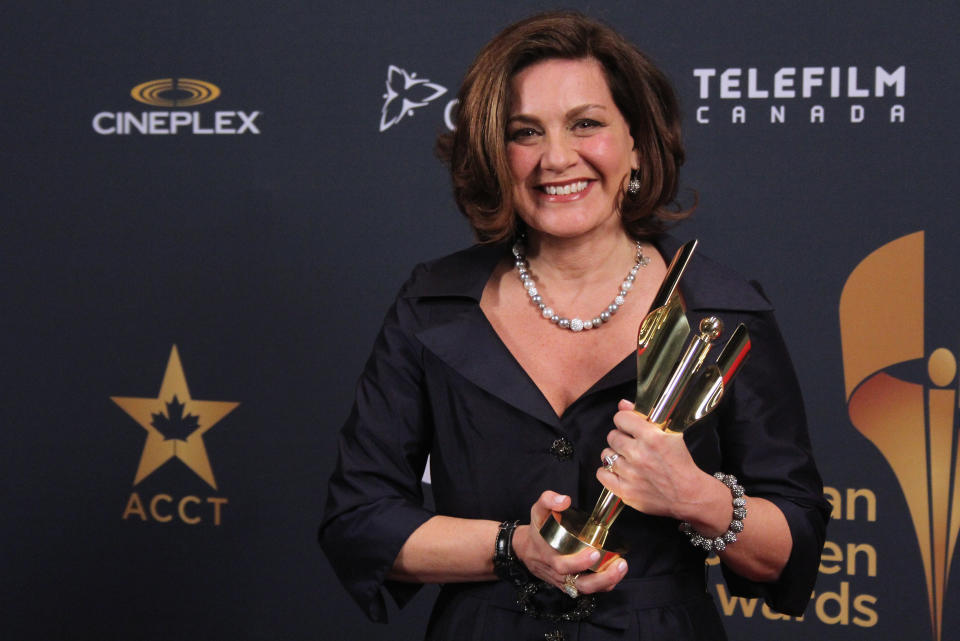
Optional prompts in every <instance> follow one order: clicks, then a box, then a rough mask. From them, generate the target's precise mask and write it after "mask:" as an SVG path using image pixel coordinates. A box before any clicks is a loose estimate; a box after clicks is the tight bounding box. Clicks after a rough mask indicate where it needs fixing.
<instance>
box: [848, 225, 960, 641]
mask: <svg viewBox="0 0 960 641" xmlns="http://www.w3.org/2000/svg"><path fill="white" fill-rule="evenodd" d="M924 300H925V298H924V233H923V232H922V231H920V232H916V233H913V234H909V235H907V236H904V237H902V238H898V239H897V240H894V241H892V242H890V243H887V244H886V245H884V246H882V247H880V248H879V249H877V250H875V251H874V252H873V253H871V254H870V255H869V256H867V257H866V258H865V259H863V261H861V262H860V264H859V265H858V266H857V267H856V269H854V270H853V272H852V273H851V274H850V277H849V278H848V279H847V282H846V284H845V285H844V288H843V292H842V294H841V296H840V335H841V340H842V345H843V375H844V384H845V387H846V398H847V409H848V411H849V414H850V421H851V422H852V423H853V425H854V426H855V427H856V428H857V430H859V431H860V432H861V433H862V434H863V435H864V436H866V437H867V439H869V440H870V442H871V443H873V444H874V445H875V446H876V447H877V449H878V450H880V453H881V454H882V455H883V457H884V458H885V459H886V461H887V463H888V464H889V465H890V467H891V469H892V470H893V473H894V474H895V475H896V477H897V481H898V482H899V483H900V488H901V490H902V491H903V496H904V498H905V499H906V503H907V507H908V509H909V511H910V518H911V520H912V521H913V527H914V531H915V533H916V536H917V544H918V545H919V548H920V558H921V559H922V561H923V573H924V578H925V579H926V581H925V582H926V588H927V601H928V604H929V616H930V626H931V630H932V631H933V638H934V639H935V641H940V640H941V638H942V636H943V629H942V628H943V613H944V598H945V596H946V588H947V581H948V579H949V577H950V570H951V562H952V560H953V555H954V551H955V548H956V545H957V536H958V534H960V492H958V484H960V458H958V456H957V445H958V443H957V427H958V426H957V396H958V392H957V359H956V355H955V354H954V353H953V352H951V351H950V350H949V349H947V348H944V347H938V348H936V349H933V350H931V351H930V352H929V353H928V352H927V347H926V342H925V340H924ZM907 363H917V364H925V365H926V377H923V376H922V374H921V375H920V378H921V380H905V379H904V376H903V374H901V372H907V371H910V368H909V367H907V368H906V369H905V368H904V367H903V366H902V365H903V364H907ZM898 366H899V367H898ZM921 371H922V370H921ZM904 543H906V542H904Z"/></svg>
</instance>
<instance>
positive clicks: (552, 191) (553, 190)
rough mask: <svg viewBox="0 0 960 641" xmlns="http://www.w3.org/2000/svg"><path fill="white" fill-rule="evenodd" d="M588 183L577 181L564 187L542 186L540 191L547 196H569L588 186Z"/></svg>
mask: <svg viewBox="0 0 960 641" xmlns="http://www.w3.org/2000/svg"><path fill="white" fill-rule="evenodd" d="M589 184H590V183H589V181H586V180H578V181H576V182H572V183H567V184H566V185H542V186H541V187H540V190H541V191H543V192H544V193H546V194H547V195H548V196H568V195H570V194H578V193H580V192H581V191H583V190H584V189H586V188H587V185H589Z"/></svg>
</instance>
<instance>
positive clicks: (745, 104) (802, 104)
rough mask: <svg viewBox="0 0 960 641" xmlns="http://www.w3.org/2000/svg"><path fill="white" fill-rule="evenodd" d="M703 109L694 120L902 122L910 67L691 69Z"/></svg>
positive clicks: (702, 122)
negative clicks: (890, 68)
mask: <svg viewBox="0 0 960 641" xmlns="http://www.w3.org/2000/svg"><path fill="white" fill-rule="evenodd" d="M693 78H694V81H695V82H696V84H697V92H698V95H699V97H700V101H701V104H700V105H699V106H698V107H697V109H696V121H697V122H698V123H699V124H701V125H706V124H710V123H714V122H729V123H732V124H746V123H747V122H768V123H771V124H783V123H787V122H791V123H793V122H807V123H824V122H848V123H851V124H858V123H862V122H867V121H870V122H889V123H902V122H904V121H905V120H906V110H905V108H904V106H903V104H902V103H901V102H900V101H899V100H896V99H899V98H903V97H905V96H906V92H907V68H906V67H905V66H903V65H901V66H899V67H895V68H893V69H892V70H889V71H888V70H887V69H886V68H885V67H882V66H875V67H873V68H866V67H839V66H836V67H781V68H779V69H776V70H770V69H762V68H755V67H749V68H742V67H730V68H726V69H719V68H715V67H704V68H698V69H694V70H693Z"/></svg>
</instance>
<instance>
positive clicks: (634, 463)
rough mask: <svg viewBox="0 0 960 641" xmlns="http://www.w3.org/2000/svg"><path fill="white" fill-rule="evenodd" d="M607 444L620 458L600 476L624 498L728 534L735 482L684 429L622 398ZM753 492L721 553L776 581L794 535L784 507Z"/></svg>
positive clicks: (753, 574)
mask: <svg viewBox="0 0 960 641" xmlns="http://www.w3.org/2000/svg"><path fill="white" fill-rule="evenodd" d="M618 409H619V410H620V411H619V412H618V413H617V414H616V416H614V419H613V422H614V425H616V426H617V429H615V430H613V431H612V432H610V434H609V435H608V437H607V442H608V443H609V445H610V448H608V449H606V450H604V452H603V455H604V456H607V455H610V454H613V453H614V452H616V453H617V454H618V455H619V458H618V459H617V461H616V462H615V464H614V466H613V471H612V472H611V471H608V470H606V469H604V468H600V469H599V470H598V471H597V479H598V480H599V481H600V482H601V483H603V485H604V486H605V487H607V488H608V489H609V490H610V491H611V492H613V493H614V494H616V495H617V496H619V497H620V498H622V499H623V500H624V502H625V503H626V504H627V505H629V506H631V507H633V508H635V509H637V510H639V511H641V512H643V513H645V514H652V515H657V516H669V517H671V518H675V519H677V520H678V521H687V522H688V523H690V524H691V525H692V526H693V527H694V529H696V530H697V532H699V533H700V534H702V535H703V536H705V537H711V538H715V537H717V536H722V535H723V534H724V532H726V531H727V528H728V527H729V525H730V521H731V519H732V512H733V506H732V497H731V494H730V490H729V488H727V487H726V486H725V485H724V484H723V483H721V482H720V481H718V480H717V479H716V478H714V477H713V476H711V475H710V474H707V473H706V472H704V471H703V470H701V469H700V468H699V467H697V464H696V463H695V462H694V461H693V458H692V457H691V456H690V452H689V450H688V449H687V446H686V444H685V443H684V440H683V437H682V435H680V434H672V433H667V432H664V431H662V430H661V429H660V427H659V426H657V425H655V424H653V423H650V422H649V421H647V420H646V419H645V418H644V417H643V416H642V415H641V414H639V413H637V412H635V411H633V404H632V403H630V402H628V401H621V402H620V405H619V407H618ZM746 498H747V511H748V517H747V519H746V520H744V529H743V531H742V532H740V533H739V534H738V535H737V543H736V544H733V545H730V546H728V547H727V549H726V550H724V551H723V552H721V553H720V558H721V559H722V560H723V562H724V563H726V564H727V565H728V566H729V567H730V568H731V569H733V570H734V571H735V572H736V573H737V574H740V575H741V576H743V577H744V578H747V579H750V580H752V581H759V582H770V581H775V580H776V579H777V578H778V577H779V576H780V572H781V571H782V570H783V568H784V566H786V564H787V561H788V560H789V558H790V551H791V548H792V539H791V535H790V529H789V527H788V526H787V520H786V518H785V517H784V515H783V513H782V512H781V511H780V509H779V508H778V507H777V506H776V505H774V504H773V503H771V502H770V501H767V500H765V499H762V498H751V497H749V496H748V497H746Z"/></svg>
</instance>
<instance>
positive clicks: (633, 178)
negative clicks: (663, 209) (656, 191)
mask: <svg viewBox="0 0 960 641" xmlns="http://www.w3.org/2000/svg"><path fill="white" fill-rule="evenodd" d="M639 193H640V170H638V169H635V170H633V171H631V172H630V182H629V183H627V194H629V195H630V196H636V195H637V194H639Z"/></svg>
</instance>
